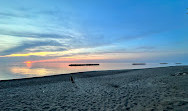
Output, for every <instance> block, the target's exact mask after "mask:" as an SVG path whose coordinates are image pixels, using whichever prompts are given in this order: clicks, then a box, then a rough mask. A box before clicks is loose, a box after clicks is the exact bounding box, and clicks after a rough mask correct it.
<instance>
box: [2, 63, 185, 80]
mask: <svg viewBox="0 0 188 111" xmlns="http://www.w3.org/2000/svg"><path fill="white" fill-rule="evenodd" d="M69 64H70V63H32V62H30V61H27V62H25V63H14V64H6V65H2V64H1V65H0V71H1V74H0V80H6V79H15V78H27V77H36V76H47V75H54V74H66V73H73V72H84V71H94V70H118V69H139V68H150V67H163V66H173V65H177V64H174V63H172V64H159V63H147V64H146V65H132V63H100V65H99V66H76V67H70V66H68V65H69ZM182 65H183V64H182Z"/></svg>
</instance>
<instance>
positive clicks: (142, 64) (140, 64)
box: [132, 63, 146, 65]
mask: <svg viewBox="0 0 188 111" xmlns="http://www.w3.org/2000/svg"><path fill="white" fill-rule="evenodd" d="M132 65H146V63H133V64H132Z"/></svg>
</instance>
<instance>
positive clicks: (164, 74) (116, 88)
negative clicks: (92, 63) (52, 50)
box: [0, 66, 188, 111]
mask: <svg viewBox="0 0 188 111" xmlns="http://www.w3.org/2000/svg"><path fill="white" fill-rule="evenodd" d="M176 72H188V66H173V67H163V68H149V69H138V70H116V71H92V72H85V73H77V74H76V73H75V74H72V76H73V77H74V79H75V83H72V82H70V75H56V76H50V77H42V78H31V79H21V80H12V81H1V82H0V110H2V111H4V110H5V111H9V110H13V111H23V110H31V111H34V110H50V111H56V110H57V111H66V110H67V111H88V110H90V111H112V110H114V111H126V110H130V111H171V110H172V111H186V110H187V109H188V75H187V74H186V75H181V76H171V74H175V73H176Z"/></svg>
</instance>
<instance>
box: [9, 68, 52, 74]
mask: <svg viewBox="0 0 188 111" xmlns="http://www.w3.org/2000/svg"><path fill="white" fill-rule="evenodd" d="M10 70H11V72H12V73H17V74H22V75H28V76H29V75H30V76H45V75H49V74H53V71H50V70H47V69H45V68H35V69H30V68H27V67H12V68H11V69H10Z"/></svg>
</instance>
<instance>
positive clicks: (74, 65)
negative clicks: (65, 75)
mask: <svg viewBox="0 0 188 111" xmlns="http://www.w3.org/2000/svg"><path fill="white" fill-rule="evenodd" d="M98 65H99V64H69V66H98Z"/></svg>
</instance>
